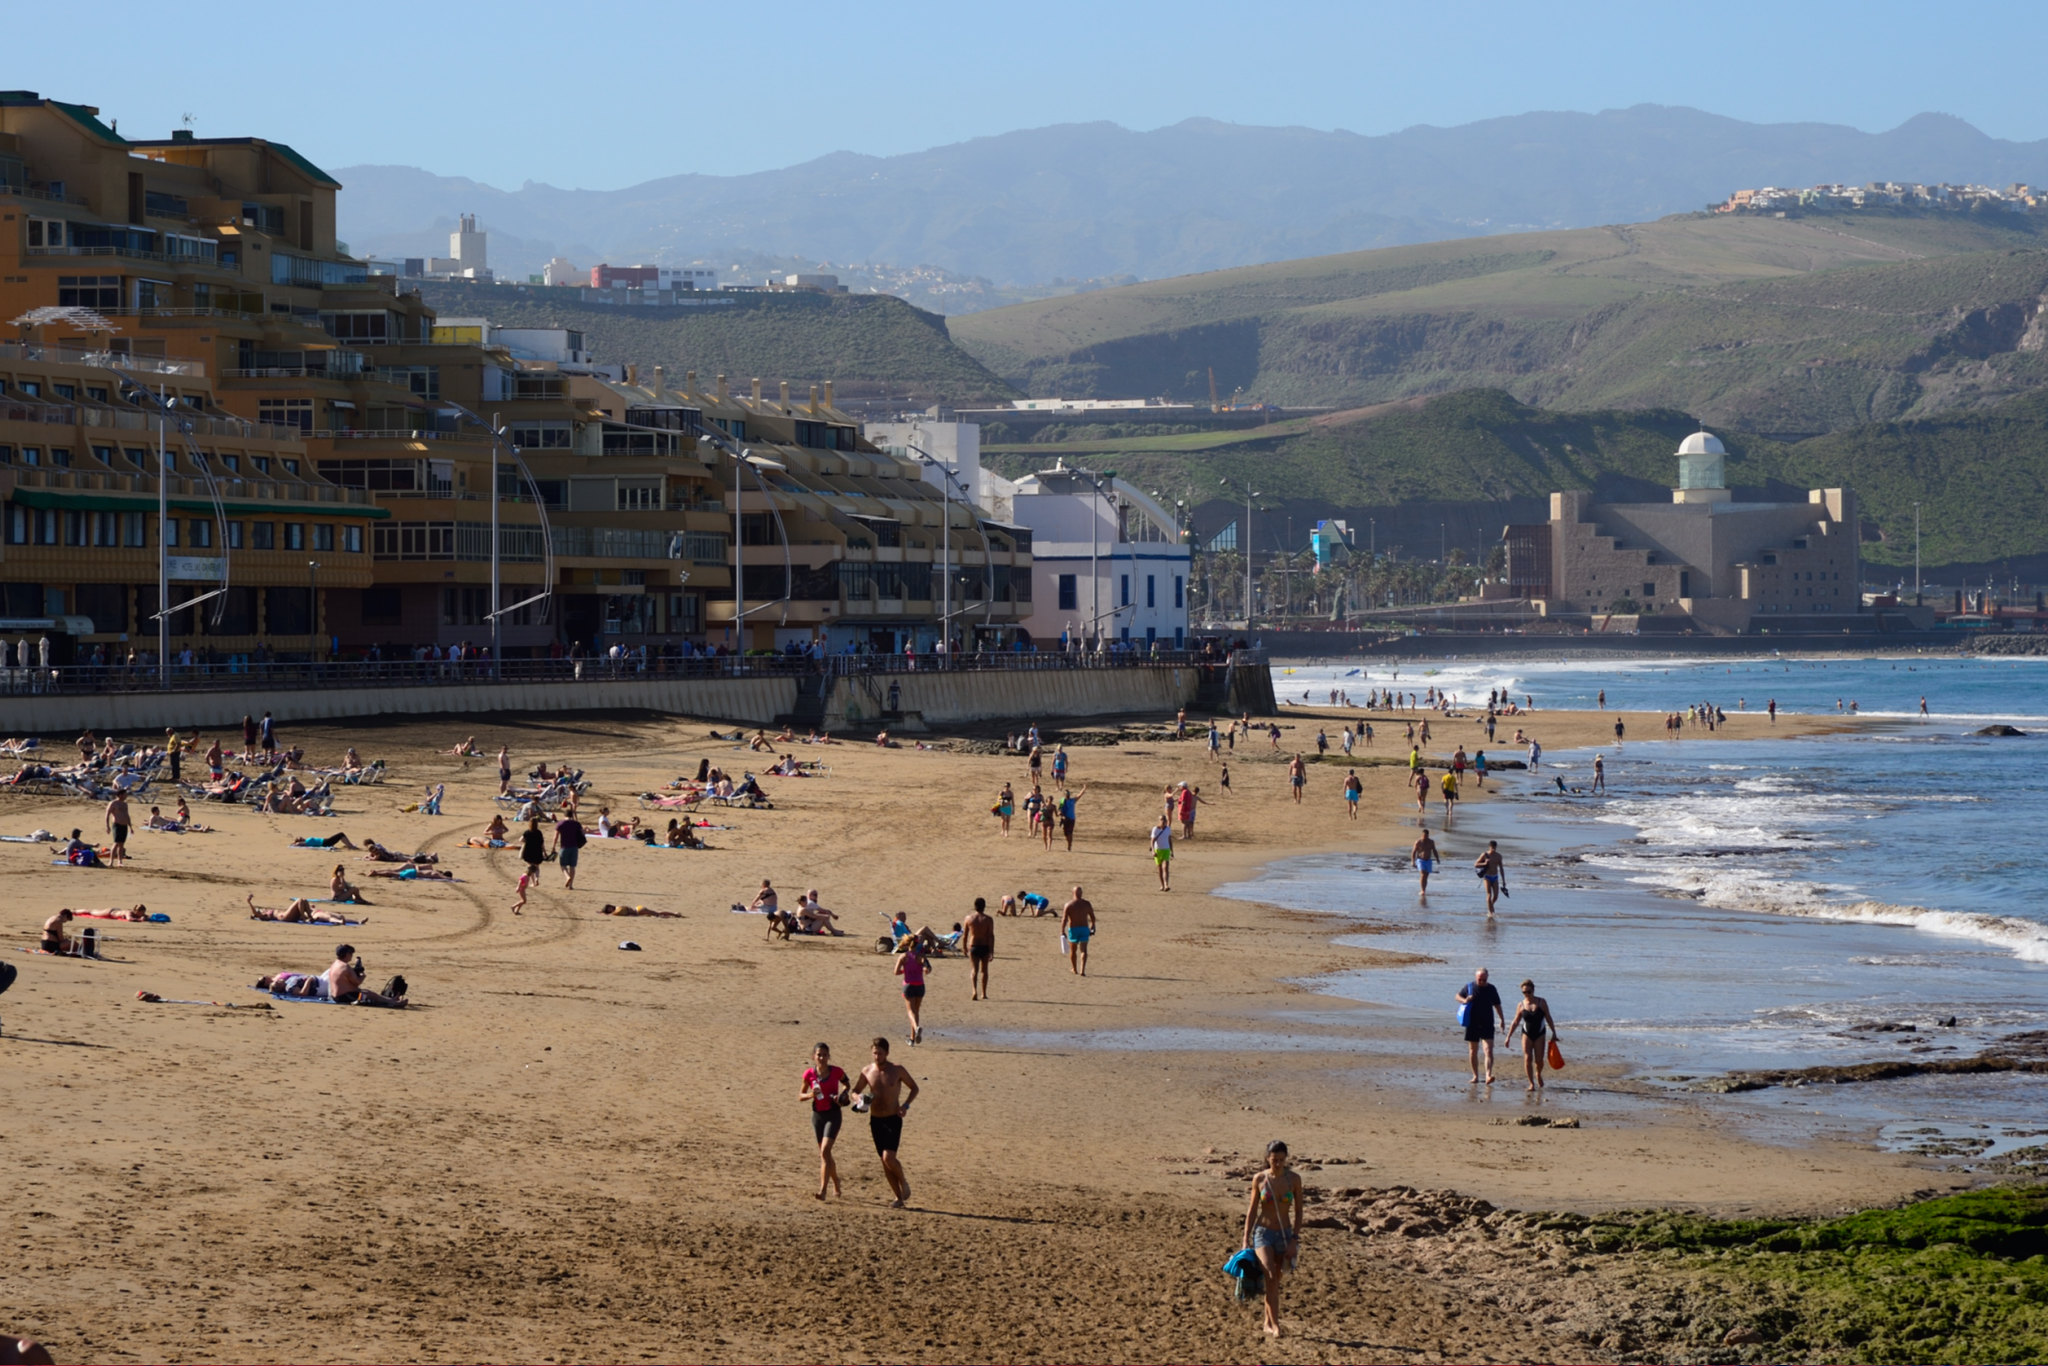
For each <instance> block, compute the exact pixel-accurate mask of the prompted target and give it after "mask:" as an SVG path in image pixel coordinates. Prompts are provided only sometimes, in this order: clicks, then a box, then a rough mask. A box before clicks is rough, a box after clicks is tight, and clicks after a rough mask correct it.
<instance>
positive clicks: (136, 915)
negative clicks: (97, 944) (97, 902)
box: [66, 902, 149, 920]
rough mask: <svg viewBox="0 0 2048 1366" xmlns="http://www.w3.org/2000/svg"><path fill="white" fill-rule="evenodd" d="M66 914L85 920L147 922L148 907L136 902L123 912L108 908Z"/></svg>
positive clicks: (115, 908) (73, 911)
mask: <svg viewBox="0 0 2048 1366" xmlns="http://www.w3.org/2000/svg"><path fill="white" fill-rule="evenodd" d="M66 914H69V915H75V916H80V917H83V918H85V919H87V920H147V919H149V907H147V906H145V905H143V904H142V903H141V902H137V903H136V904H135V905H133V906H130V907H129V908H128V909H127V910H125V911H124V910H121V909H119V908H118V907H113V906H109V907H108V908H107V909H106V910H103V911H81V910H71V911H68V912H66Z"/></svg>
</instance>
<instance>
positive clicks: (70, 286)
mask: <svg viewBox="0 0 2048 1366" xmlns="http://www.w3.org/2000/svg"><path fill="white" fill-rule="evenodd" d="M45 297H47V296H45ZM57 306H58V307H59V308H119V307H120V306H121V277H120V276H118V275H59V276H58V277H57Z"/></svg>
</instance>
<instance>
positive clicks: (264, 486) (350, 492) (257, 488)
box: [10, 467, 374, 507]
mask: <svg viewBox="0 0 2048 1366" xmlns="http://www.w3.org/2000/svg"><path fill="white" fill-rule="evenodd" d="M10 474H11V475H12V477H13V480H14V485H15V487H16V488H26V489H50V490H53V491H56V492H64V493H127V494H138V495H145V496H147V497H150V498H154V497H156V495H157V487H156V486H157V481H156V478H155V476H153V475H147V474H120V473H102V472H100V471H97V470H69V469H44V468H40V467H34V468H29V467H24V468H16V469H13V470H11V471H10ZM215 483H216V485H217V486H218V487H219V489H220V494H221V497H223V498H235V499H248V500H254V501H257V502H266V503H335V504H341V505H348V506H357V507H370V506H373V505H374V500H373V499H372V498H371V497H370V494H369V492H368V491H367V490H364V489H351V488H342V487H341V486H339V485H336V484H313V483H308V482H306V481H305V480H303V479H240V478H235V477H232V476H230V477H225V478H220V479H217V480H216V481H215ZM166 496H168V497H171V498H210V497H211V496H212V495H211V492H210V490H209V489H208V488H207V484H206V481H205V480H204V479H188V478H185V477H183V476H180V475H172V476H171V478H170V480H169V487H168V489H167V490H166Z"/></svg>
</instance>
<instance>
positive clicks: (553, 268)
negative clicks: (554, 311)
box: [540, 256, 584, 286]
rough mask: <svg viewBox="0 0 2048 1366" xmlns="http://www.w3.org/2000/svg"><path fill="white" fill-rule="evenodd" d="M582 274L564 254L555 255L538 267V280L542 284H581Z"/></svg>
mask: <svg viewBox="0 0 2048 1366" xmlns="http://www.w3.org/2000/svg"><path fill="white" fill-rule="evenodd" d="M583 279H584V274H583V272H582V271H580V270H578V269H577V268H576V267H575V266H574V265H572V264H571V263H570V261H569V258H568V257H566V256H556V257H552V258H550V259H549V261H548V263H547V264H546V265H544V266H542V267H541V268H540V282H541V283H542V284H544V285H550V286H560V285H581V284H582V283H583Z"/></svg>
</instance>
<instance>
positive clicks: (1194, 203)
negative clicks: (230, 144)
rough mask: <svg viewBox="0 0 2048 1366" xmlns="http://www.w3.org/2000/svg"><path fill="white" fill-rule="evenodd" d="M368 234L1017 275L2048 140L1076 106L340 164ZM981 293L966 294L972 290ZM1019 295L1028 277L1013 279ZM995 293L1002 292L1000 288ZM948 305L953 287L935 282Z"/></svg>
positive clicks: (1987, 179) (1614, 121)
mask: <svg viewBox="0 0 2048 1366" xmlns="http://www.w3.org/2000/svg"><path fill="white" fill-rule="evenodd" d="M334 174H335V175H336V177H337V178H338V179H340V180H341V181H342V182H343V184H344V185H345V186H346V187H347V188H346V189H345V190H344V192H343V194H342V195H341V202H340V214H341V224H340V227H341V235H342V237H343V238H345V239H346V240H347V241H348V242H349V243H350V245H351V248H352V249H353V250H354V251H356V252H357V253H358V254H376V255H382V256H399V255H410V256H420V255H441V254H445V253H446V250H447V237H446V234H447V233H448V231H449V230H450V229H451V228H453V226H454V222H455V217H456V215H457V214H459V213H465V212H468V213H475V214H477V215H479V217H480V218H481V219H482V223H483V226H484V227H485V228H486V229H488V230H489V232H490V234H491V239H490V250H491V259H492V263H493V265H494V266H496V267H497V269H498V270H499V272H500V273H501V274H511V275H515V276H520V275H524V274H526V273H528V272H530V271H537V270H538V269H539V268H540V266H541V264H542V263H543V262H544V261H546V260H547V258H549V257H550V256H555V255H561V256H567V257H568V258H570V259H571V260H573V261H575V262H576V263H578V264H579V265H591V264H596V263H597V262H599V261H610V262H612V263H615V264H619V263H638V262H643V261H644V262H654V263H670V264H680V263H685V262H690V261H695V260H706V261H710V262H713V263H719V264H729V263H730V262H731V261H733V260H737V259H739V258H741V257H742V256H749V255H757V254H760V255H768V256H775V257H802V258H805V259H807V260H810V261H826V262H846V263H887V264H890V265H894V266H920V265H922V266H931V267H936V268H939V269H941V270H943V271H946V272H950V273H952V274H955V275H958V276H961V277H970V278H971V277H982V278H984V279H986V280H988V281H992V282H994V283H995V284H997V285H1000V286H1023V287H1042V288H1043V289H1044V290H1045V292H1060V291H1061V290H1062V288H1067V287H1070V286H1055V285H1054V284H1053V282H1054V281H1067V280H1084V279H1096V278H1100V277H1112V276H1119V275H1127V276H1137V277H1139V278H1141V279H1159V278H1162V277H1166V276H1172V275H1183V274H1188V273H1192V272H1196V271H1205V270H1216V269H1223V268H1228V267H1232V266H1243V265H1252V264H1258V263H1262V262H1268V261H1280V260H1288V259H1292V258H1297V257H1304V256H1316V255H1326V254H1330V253H1335V252H1342V251H1355V250H1360V249H1364V248H1369V247H1379V246H1393V245H1401V244H1408V243H1419V242H1434V241H1440V240H1443V239H1446V238H1455V237H1472V236H1479V235H1486V234H1491V233H1502V232H1516V231H1528V230H1532V229H1554V228H1574V227H1585V226H1590V225H1597V224H1605V223H1631V222H1641V221H1644V220H1648V219H1654V218H1657V217H1660V216H1662V215H1665V214H1669V213H1675V212H1682V211H1687V210H1694V209H1698V208H1701V207H1702V206H1703V205H1705V204H1706V203H1708V202H1709V201H1716V200H1720V199H1722V198H1724V197H1725V196H1726V195H1727V194H1728V192H1729V191H1731V190H1734V189H1737V188H1741V187H1745V186H1757V185H1765V184H1775V185H1808V184H1813V183H1816V182H1821V181H1844V182H1850V183H1859V182H1862V181H1867V180H1879V179H1891V180H1921V181H1954V182H1964V181H1974V182H1979V183H1984V184H1998V185H2003V184H2007V183H2009V182H2012V181H2028V182H2034V183H2039V182H2042V181H2048V140H2044V141H2039V142H2008V141H2003V140H2000V139H1997V138H1992V137H1988V136H1986V135H1985V134H1983V133H1981V132H1979V131H1977V130H1976V129H1975V128H1973V127H1971V126H1970V125H1969V124H1967V123H1965V122H1963V121H1962V120H1960V119H1956V118H1952V117H1949V116H1947V115H1942V114H1921V115H1918V116H1916V117H1914V118H1912V119H1910V120H1908V121H1907V122H1905V123H1903V124H1901V125H1900V126H1899V127H1897V128H1894V129H1892V130H1890V131H1888V132H1883V133H1865V132H1861V131H1859V130H1857V129H1854V128H1847V127H1842V126H1838V125H1833V124H1819V123H1797V124H1755V123H1745V122H1742V121H1741V120H1738V119H1731V118H1724V117H1721V116H1719V115H1715V114H1708V113H1703V112H1701V111H1699V110H1696V109H1685V108H1669V107H1664V106H1658V105H1637V106H1635V107H1634V108H1630V109H1617V110H1608V111H1605V112H1602V113H1598V114H1578V113H1532V114H1520V115H1515V116H1513V117H1509V118H1499V119H1488V120H1486V121H1484V122H1480V123H1472V124H1466V125H1463V126H1461V127H1457V128H1432V127H1415V128H1409V129H1405V130H1403V131H1401V132H1398V133H1392V134H1388V135H1385V136H1381V137H1365V136H1361V135H1358V134H1355V133H1345V132H1321V131H1317V130H1314V129H1307V128H1257V127H1243V126H1237V125H1232V124H1225V123H1218V122H1215V121H1213V120H1208V119H1190V120H1188V121H1186V122H1184V123H1178V124H1175V125H1173V126H1172V127H1169V128H1161V129H1157V130H1154V131H1152V132H1143V133H1140V132H1132V131H1130V130H1128V129H1125V128H1120V127H1117V126H1116V125H1114V124H1109V123H1089V124H1065V125H1058V126H1054V127H1049V128H1037V129H1029V130H1024V131H1020V132H1014V133H1005V134H1003V135H1001V136H997V137H987V138H976V139H973V140H972V141H968V142H962V143H956V144H954V145H951V146H947V147H936V148H932V149H930V150H928V151H923V152H915V153H910V154H907V155H903V156H892V157H873V156H862V155H858V154H855V153H851V152H837V153H833V154H832V155H829V156H824V157H819V158H817V159H816V160H814V161H808V162H805V163H803V164H801V165H797V166H791V167H786V168H784V169H781V170H774V171H762V172H758V173H755V174H751V175H739V176H706V175H678V176H669V177H665V178H663V179H659V180H650V181H648V182H646V183H645V184H641V185H635V186H632V187H630V188H628V189H622V190H563V189H557V188H555V187H553V186H549V185H538V184H532V183H528V184H527V185H525V186H522V187H521V188H519V189H517V190H509V191H508V190H500V189H496V188H493V187H491V186H488V185H482V184H479V183H477V182H476V181H472V180H465V179H461V178H457V177H449V176H438V175H433V174H431V173H429V172H426V171H422V170H419V169H417V168H414V167H406V166H348V167H341V168H338V169H336V170H335V171H334ZM980 297H981V296H979V295H976V294H975V293H973V292H972V291H969V292H967V293H966V294H964V295H963V296H962V297H961V298H960V299H959V300H958V304H959V305H961V306H964V307H973V306H975V305H976V301H977V299H979V298H980ZM1006 297H1009V298H1014V297H1017V296H1016V295H1015V294H1009V295H1007V296H1006ZM1001 301H1003V300H1002V299H1001V298H998V297H994V296H990V297H988V298H987V302H990V303H993V302H1001ZM920 302H927V303H936V304H937V306H940V307H947V306H948V305H947V304H946V302H945V301H944V300H943V299H941V300H933V301H927V300H922V299H921V300H920Z"/></svg>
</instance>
